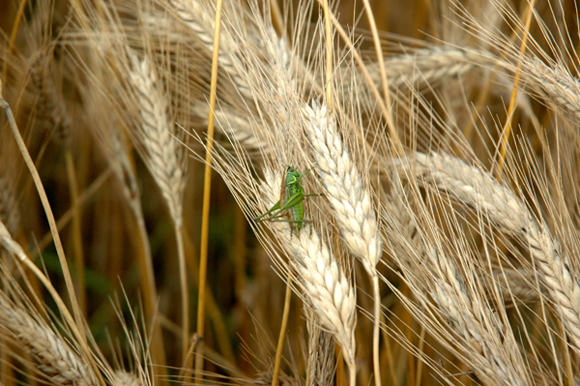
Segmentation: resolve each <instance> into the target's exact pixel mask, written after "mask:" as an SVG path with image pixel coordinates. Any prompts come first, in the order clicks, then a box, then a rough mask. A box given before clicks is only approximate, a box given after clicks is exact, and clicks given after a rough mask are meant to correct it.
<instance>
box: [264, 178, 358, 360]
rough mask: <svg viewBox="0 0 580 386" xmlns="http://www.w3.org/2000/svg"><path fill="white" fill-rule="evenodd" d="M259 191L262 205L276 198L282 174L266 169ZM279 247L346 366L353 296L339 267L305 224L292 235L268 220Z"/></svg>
mask: <svg viewBox="0 0 580 386" xmlns="http://www.w3.org/2000/svg"><path fill="white" fill-rule="evenodd" d="M264 175H265V177H266V182H264V183H263V185H262V189H261V191H262V192H263V194H264V197H263V200H264V201H265V203H266V206H271V205H274V203H276V202H277V201H278V199H279V198H278V195H279V192H280V182H281V181H282V176H281V175H279V174H278V175H277V174H276V173H274V172H272V171H271V170H269V169H266V170H265V171H264ZM269 224H271V225H272V228H274V229H275V230H276V236H277V237H278V239H279V240H280V241H281V242H282V246H283V248H284V249H285V250H286V251H288V252H290V253H291V255H292V256H293V259H291V265H292V267H293V268H294V269H295V270H296V271H297V273H298V275H297V276H298V281H299V286H300V288H301V289H302V291H303V292H304V296H303V297H304V298H305V300H306V301H307V302H308V303H309V304H310V305H311V306H312V308H313V309H314V312H315V313H316V315H317V316H318V319H319V322H320V324H321V325H322V326H323V327H324V329H326V330H327V331H328V332H330V333H331V334H332V335H333V336H334V338H335V339H336V341H337V342H338V344H339V345H340V346H341V348H342V350H343V352H344V357H345V359H346V361H347V363H348V364H349V366H353V365H354V363H355V362H354V361H355V348H356V344H355V336H354V329H355V326H356V295H355V293H354V289H353V288H352V286H351V284H350V282H349V280H348V279H347V277H346V275H345V273H344V271H343V269H342V268H341V267H340V265H339V263H338V261H337V260H336V258H335V257H334V255H333V254H332V252H331V250H330V249H329V248H328V245H327V244H326V243H325V241H324V240H323V239H321V238H320V237H319V236H318V232H317V231H316V230H314V229H309V227H307V226H305V227H304V229H302V231H301V232H300V233H299V234H298V235H292V234H291V230H290V226H289V224H288V223H281V222H271V223H269Z"/></svg>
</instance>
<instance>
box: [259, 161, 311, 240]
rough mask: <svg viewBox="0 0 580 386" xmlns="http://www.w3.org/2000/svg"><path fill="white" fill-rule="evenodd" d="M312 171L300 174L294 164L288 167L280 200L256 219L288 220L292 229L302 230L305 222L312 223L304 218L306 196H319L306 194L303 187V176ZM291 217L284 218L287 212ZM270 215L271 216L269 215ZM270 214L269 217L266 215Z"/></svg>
mask: <svg viewBox="0 0 580 386" xmlns="http://www.w3.org/2000/svg"><path fill="white" fill-rule="evenodd" d="M309 172H310V169H308V170H307V171H306V172H305V173H304V174H300V173H299V172H298V171H296V169H295V168H293V167H292V166H288V167H287V168H286V177H285V178H284V184H283V185H282V189H281V192H280V200H278V202H277V203H276V204H274V206H272V207H271V208H270V209H269V210H268V211H267V212H266V213H263V214H261V215H260V216H258V217H256V218H255V219H254V220H255V221H258V222H260V221H274V222H288V223H290V224H291V226H292V229H293V230H294V229H296V230H297V232H300V230H301V229H302V225H303V224H304V223H311V222H312V221H310V220H308V219H305V218H304V202H303V201H304V197H308V196H317V194H304V188H303V187H302V182H301V180H302V177H304V176H305V175H306V174H308V173H309ZM286 211H288V212H287V213H289V214H290V216H289V217H290V218H286V219H285V218H283V216H284V215H287V213H285V212H286ZM268 215H269V216H268ZM266 216H268V217H266Z"/></svg>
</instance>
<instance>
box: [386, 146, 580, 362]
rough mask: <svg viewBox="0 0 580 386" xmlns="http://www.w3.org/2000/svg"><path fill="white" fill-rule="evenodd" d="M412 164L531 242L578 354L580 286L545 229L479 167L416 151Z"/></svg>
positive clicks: (564, 255)
mask: <svg viewBox="0 0 580 386" xmlns="http://www.w3.org/2000/svg"><path fill="white" fill-rule="evenodd" d="M414 161H415V162H414V165H413V169H412V170H413V172H414V173H415V174H419V175H422V177H423V178H424V179H426V180H428V181H431V182H433V183H435V184H436V185H437V187H438V188H439V189H442V190H445V191H447V192H449V193H450V194H453V195H454V196H456V197H457V198H458V199H459V200H461V201H463V202H465V203H466V204H468V205H470V206H472V207H474V208H476V209H477V210H478V211H479V210H481V211H483V212H484V213H487V214H488V215H489V216H490V217H491V218H492V219H493V220H494V221H495V222H496V223H497V224H498V225H499V226H501V227H502V229H504V230H505V231H507V232H509V233H510V234H514V235H516V236H518V237H520V238H521V239H522V240H523V241H524V242H525V243H526V244H527V246H528V247H529V252H530V254H531V256H532V258H533V262H534V264H535V266H536V267H537V269H538V270H539V272H538V273H539V274H540V279H541V280H543V281H544V283H545V285H546V287H545V288H546V289H547V290H548V293H549V295H550V297H551V299H552V301H553V305H554V307H555V309H556V311H557V312H558V314H559V315H560V317H561V318H562V321H563V323H564V325H565V326H566V332H567V334H568V337H569V338H570V340H571V342H572V344H573V347H574V348H575V350H576V351H580V285H579V284H578V279H577V276H576V274H575V273H573V272H571V271H570V268H569V265H568V264H567V263H566V261H567V259H568V257H567V256H566V254H565V253H563V252H562V250H561V247H560V244H559V243H558V241H556V240H555V239H554V238H553V237H552V236H551V234H550V231H549V229H548V228H547V226H546V225H545V224H544V223H543V222H542V223H538V222H537V221H536V220H535V219H534V217H533V216H532V214H531V213H530V212H529V210H528V209H527V207H526V205H525V204H524V203H523V202H522V201H521V200H520V199H519V198H518V197H517V196H516V195H515V194H514V193H513V192H512V191H511V190H509V189H508V188H506V187H505V186H503V185H501V184H499V183H497V182H496V181H495V180H494V179H493V178H492V177H491V176H490V175H489V174H487V173H485V172H483V171H481V170H480V169H478V168H477V167H474V166H470V165H468V164H466V163H465V162H463V161H461V160H459V159H457V158H455V157H451V156H449V155H444V154H437V153H431V154H430V155H425V154H422V153H416V154H415V157H414ZM395 164H397V166H402V167H403V169H405V170H409V165H408V164H406V163H403V162H398V161H396V162H395Z"/></svg>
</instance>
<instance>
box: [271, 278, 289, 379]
mask: <svg viewBox="0 0 580 386" xmlns="http://www.w3.org/2000/svg"><path fill="white" fill-rule="evenodd" d="M287 280H288V281H287V282H286V296H285V297H284V312H283V314H282V325H281V326H280V335H278V347H276V359H275V360H274V371H273V372H272V386H276V385H278V375H279V374H280V363H281V362H282V351H283V350H284V340H285V339H286V330H288V316H289V315H290V301H291V300H292V288H291V285H290V283H291V282H290V280H291V279H290V278H288V279H287Z"/></svg>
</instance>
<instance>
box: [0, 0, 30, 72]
mask: <svg viewBox="0 0 580 386" xmlns="http://www.w3.org/2000/svg"><path fill="white" fill-rule="evenodd" d="M27 3H28V0H22V1H21V2H20V5H19V6H18V11H16V17H15V18H14V25H13V26H12V31H11V32H10V41H9V42H8V50H7V51H6V60H5V61H4V68H3V69H2V79H1V80H2V81H6V75H7V73H8V62H9V60H8V56H9V55H10V53H11V52H12V49H13V48H14V42H15V41H16V35H17V34H18V29H19V28H20V22H21V21H22V15H24V8H25V7H26V4H27Z"/></svg>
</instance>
